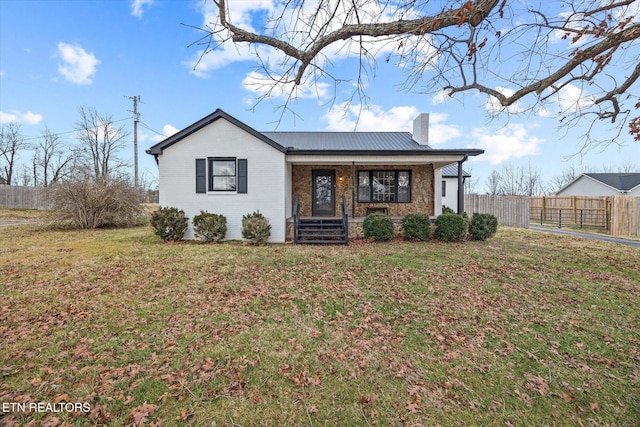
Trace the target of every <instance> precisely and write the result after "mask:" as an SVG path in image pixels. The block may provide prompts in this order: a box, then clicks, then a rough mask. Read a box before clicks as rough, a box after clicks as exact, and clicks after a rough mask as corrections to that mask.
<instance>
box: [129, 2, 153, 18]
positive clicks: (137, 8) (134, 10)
mask: <svg viewBox="0 0 640 427" xmlns="http://www.w3.org/2000/svg"><path fill="white" fill-rule="evenodd" d="M153 2H154V0H133V1H132V2H131V15H132V16H135V17H136V18H142V13H143V11H142V7H143V6H145V5H147V6H151V5H152V4H153Z"/></svg>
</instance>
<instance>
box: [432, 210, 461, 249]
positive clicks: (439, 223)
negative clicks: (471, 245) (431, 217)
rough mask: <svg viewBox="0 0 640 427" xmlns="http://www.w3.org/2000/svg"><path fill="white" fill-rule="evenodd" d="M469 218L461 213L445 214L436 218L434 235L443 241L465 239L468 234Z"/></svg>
mask: <svg viewBox="0 0 640 427" xmlns="http://www.w3.org/2000/svg"><path fill="white" fill-rule="evenodd" d="M467 224H468V223H467V220H466V219H465V218H463V217H462V216H461V215H456V214H443V215H440V216H439V217H438V218H436V229H435V231H434V232H433V236H434V237H435V238H436V239H438V240H440V241H441V242H453V241H454V240H464V238H465V237H466V236H467V228H468V226H467Z"/></svg>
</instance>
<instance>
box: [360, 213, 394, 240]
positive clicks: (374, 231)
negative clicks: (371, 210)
mask: <svg viewBox="0 0 640 427" xmlns="http://www.w3.org/2000/svg"><path fill="white" fill-rule="evenodd" d="M362 230H363V231H364V237H365V238H366V239H372V240H374V241H376V242H386V241H389V240H391V239H393V234H394V228H393V221H392V220H391V218H390V217H389V216H388V215H385V214H380V213H378V214H370V215H367V217H366V218H365V219H364V221H363V223H362Z"/></svg>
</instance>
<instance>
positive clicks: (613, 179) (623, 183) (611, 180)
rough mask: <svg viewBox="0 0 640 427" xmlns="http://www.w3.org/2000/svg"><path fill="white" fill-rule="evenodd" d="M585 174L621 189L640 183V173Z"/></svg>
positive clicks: (627, 189) (629, 188)
mask: <svg viewBox="0 0 640 427" xmlns="http://www.w3.org/2000/svg"><path fill="white" fill-rule="evenodd" d="M585 175H587V176H589V177H591V178H593V179H595V180H597V181H600V182H601V183H603V184H606V185H608V186H609V187H613V188H615V189H617V190H620V191H629V190H631V189H633V188H635V187H637V186H639V185H640V173H585Z"/></svg>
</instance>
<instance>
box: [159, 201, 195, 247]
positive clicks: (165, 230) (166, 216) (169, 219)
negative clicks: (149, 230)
mask: <svg viewBox="0 0 640 427" xmlns="http://www.w3.org/2000/svg"><path fill="white" fill-rule="evenodd" d="M188 224H189V218H187V216H186V215H185V214H184V211H183V210H182V209H178V208H169V207H166V208H163V207H160V209H158V210H157V211H155V212H153V213H152V214H151V226H152V227H153V229H154V232H155V233H156V234H157V235H158V236H160V238H161V239H162V240H164V241H165V242H167V241H177V240H181V239H182V238H183V237H184V232H185V231H187V226H188Z"/></svg>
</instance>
